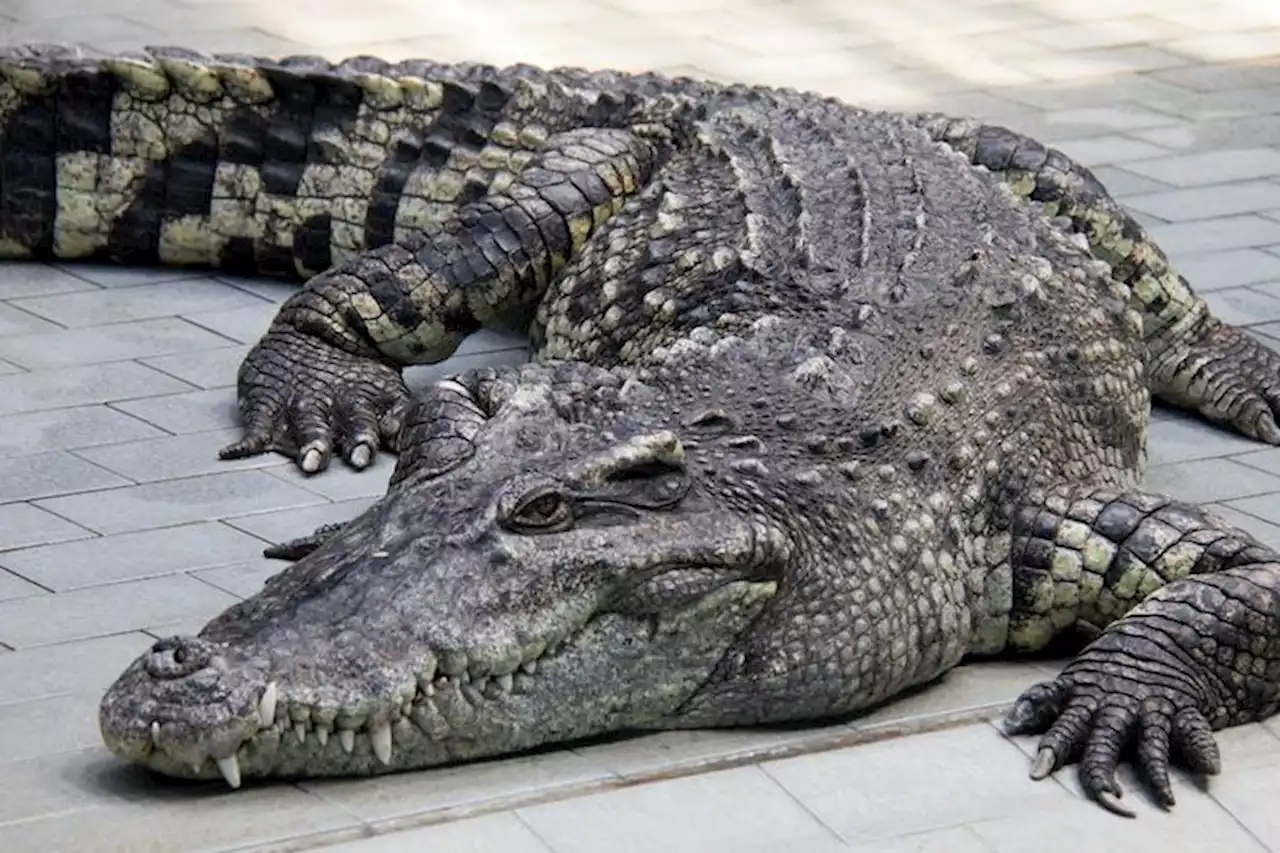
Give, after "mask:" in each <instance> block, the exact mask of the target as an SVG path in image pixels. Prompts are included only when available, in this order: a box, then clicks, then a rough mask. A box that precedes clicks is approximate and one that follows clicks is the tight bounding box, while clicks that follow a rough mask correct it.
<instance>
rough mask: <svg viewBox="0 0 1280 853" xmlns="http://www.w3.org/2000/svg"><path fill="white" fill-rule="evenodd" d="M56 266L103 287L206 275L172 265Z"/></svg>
mask: <svg viewBox="0 0 1280 853" xmlns="http://www.w3.org/2000/svg"><path fill="white" fill-rule="evenodd" d="M58 268H59V269H61V270H62V271H63V272H66V273H69V274H70V275H74V276H76V277H77V278H82V279H84V280H85V281H88V282H91V283H93V284H95V285H97V286H99V287H105V288H119V287H137V286H139V285H146V284H167V283H168V282H172V281H190V280H192V279H200V278H207V277H208V273H206V272H204V271H203V270H184V269H179V268H174V267H133V266H127V267H120V266H109V265H105V264H90V263H75V264H62V265H59V267H58Z"/></svg>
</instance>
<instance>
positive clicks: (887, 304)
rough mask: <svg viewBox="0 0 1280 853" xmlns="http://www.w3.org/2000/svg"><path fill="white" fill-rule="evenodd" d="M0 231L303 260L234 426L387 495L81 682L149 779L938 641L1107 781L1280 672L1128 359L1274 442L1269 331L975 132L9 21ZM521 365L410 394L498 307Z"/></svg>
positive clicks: (374, 757)
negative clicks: (99, 698)
mask: <svg viewBox="0 0 1280 853" xmlns="http://www.w3.org/2000/svg"><path fill="white" fill-rule="evenodd" d="M0 78H2V79H3V83H0V114H2V115H4V117H5V126H4V131H3V133H2V134H0V143H2V146H3V147H2V149H0V158H2V163H0V166H2V168H0V176H3V180H4V182H5V183H4V187H3V190H4V192H3V194H0V249H2V250H3V252H4V254H6V255H8V256H11V257H31V258H47V257H58V258H67V259H71V258H87V257H107V258H110V259H114V260H117V261H121V262H155V261H159V262H165V263H190V264H204V265H211V266H215V267H220V268H226V269H235V270H240V271H252V272H259V273H268V274H270V273H275V274H289V275H295V276H297V277H300V278H306V279H308V281H307V283H306V284H305V286H304V287H303V288H302V289H301V290H300V291H299V293H298V294H297V295H295V296H294V297H293V298H292V299H290V300H289V302H288V303H287V304H286V305H285V306H284V307H283V308H282V309H281V311H280V314H279V316H278V317H277V319H276V321H275V322H274V323H273V325H272V327H271V330H270V331H269V332H268V333H267V335H266V336H265V337H264V339H263V340H262V341H261V342H260V343H259V344H258V345H257V347H255V348H254V350H253V351H252V352H251V353H250V355H249V356H248V358H247V359H246V361H245V364H244V366H243V368H242V370H241V374H240V401H241V407H242V410H243V414H244V418H245V434H244V436H243V438H242V440H241V441H239V442H237V443H236V444H235V445H233V446H232V447H231V448H228V449H227V451H225V453H226V455H229V456H237V455H248V454H253V453H258V452H263V451H266V450H268V449H276V450H281V451H283V452H286V453H288V454H290V455H291V456H293V457H294V458H295V459H296V460H297V461H298V464H299V465H300V466H301V467H302V468H303V470H305V471H308V472H315V471H318V470H320V469H321V468H323V467H324V466H325V465H326V464H327V463H328V462H329V460H330V458H331V456H332V455H334V454H340V455H341V456H342V457H343V458H344V459H345V460H346V461H347V462H348V463H350V464H352V465H354V466H355V467H364V466H366V465H368V464H370V463H371V462H372V460H373V458H374V452H375V451H376V450H377V449H378V448H379V447H384V446H385V447H390V448H392V449H396V450H398V451H399V454H400V455H399V460H398V463H397V469H396V471H395V474H394V476H393V478H392V485H391V487H390V489H389V491H388V494H387V495H386V497H385V498H384V499H383V500H381V501H380V502H379V503H378V504H377V505H376V506H374V507H373V508H371V509H370V510H368V511H367V512H366V513H364V514H363V515H362V516H360V517H359V518H357V519H355V520H354V521H352V522H351V523H349V524H347V525H343V526H341V527H339V528H336V529H334V528H331V529H325V530H321V531H317V533H316V534H315V535H313V536H311V537H307V538H305V539H303V540H300V541H299V542H296V543H290V544H288V545H286V546H282V547H281V548H280V549H278V550H277V552H276V553H278V554H279V555H280V556H286V557H296V558H299V559H298V562H296V563H295V564H294V565H293V566H291V567H290V568H288V569H286V570H285V571H283V572H281V573H280V574H279V575H277V576H275V577H274V578H272V579H271V580H270V581H269V582H268V584H267V585H266V587H265V588H264V589H263V590H262V592H261V593H259V594H258V595H256V596H254V597H253V598H250V599H248V600H247V601H245V602H242V603H241V604H238V605H236V606H235V607H232V608H230V609H229V610H228V611H227V612H226V613H224V614H222V615H221V616H219V617H218V618H216V619H214V620H213V621H212V622H210V623H209V625H208V626H206V627H205V628H204V630H203V631H201V633H200V635H199V636H198V637H175V638H170V639H168V640H164V641H161V642H159V643H157V644H156V646H155V647H154V648H153V649H152V650H151V651H150V652H148V653H147V654H145V655H143V656H141V657H140V658H139V659H138V660H137V661H135V662H134V663H133V664H132V665H131V666H130V667H129V668H128V669H127V670H126V671H125V673H123V674H122V675H121V677H120V679H119V680H118V681H117V682H116V684H115V685H113V686H112V688H111V689H110V690H109V691H108V692H107V694H106V695H105V696H104V698H103V702H102V708H101V719H100V721H101V727H102V732H103V737H104V739H105V740H106V742H107V744H108V745H109V746H110V747H111V749H112V750H114V751H115V752H116V753H117V754H119V755H120V756H122V757H123V758H125V759H128V760H130V761H135V762H138V763H141V764H145V765H147V766H150V767H152V768H154V769H156V770H159V771H161V772H164V773H168V774H172V775H175V776H191V777H210V776H215V775H217V774H219V773H221V774H222V775H223V776H224V777H225V778H227V780H228V781H229V782H231V783H232V784H233V785H238V784H240V781H241V778H242V777H246V776H257V777H262V776H296V775H312V776H326V775H353V774H367V773H378V772H387V771H390V770H403V769H411V768H421V767H428V766H433V765H438V764H442V763H446V762H450V761H458V760H465V759H469V758H474V757H478V756H484V755H498V754H504V753H509V752H513V751H517V750H521V749H526V748H529V747H532V746H536V745H539V744H545V743H555V742H563V741H568V740H572V739H575V738H580V737H585V736H590V735H595V734H600V733H603V732H610V731H619V730H623V729H643V728H650V729H655V728H677V727H693V726H730V725H749V724H757V723H765V722H774V721H783V720H799V719H816V718H821V717H825V716H830V715H837V714H846V713H850V712H853V711H857V710H859V709H861V708H864V707H867V706H869V705H871V704H874V703H877V702H880V701H883V700H885V699H888V698H891V697H892V696H894V695H895V694H897V693H899V692H900V691H902V690H904V689H906V688H908V687H911V686H913V685H918V684H922V683H925V682H928V681H930V680H931V679H934V678H936V677H937V676H938V675H940V674H942V673H944V672H946V671H947V670H948V669H949V668H951V667H953V666H954V665H955V664H956V663H958V662H959V661H960V660H961V659H962V658H964V657H965V656H966V655H993V654H1016V653H1023V652H1028V651H1034V650H1037V649H1042V648H1044V647H1045V645H1046V644H1047V643H1048V642H1049V641H1050V640H1052V639H1053V638H1054V637H1055V636H1057V635H1059V634H1061V633H1062V632H1064V631H1068V630H1085V631H1088V632H1091V633H1094V634H1096V637H1095V639H1094V640H1093V641H1092V642H1091V643H1090V644H1089V645H1088V646H1087V647H1086V648H1085V649H1084V650H1083V651H1082V652H1081V653H1080V656H1079V657H1078V658H1077V659H1076V660H1075V661H1074V662H1072V663H1071V664H1070V665H1069V666H1068V667H1067V668H1066V669H1065V670H1064V671H1063V673H1062V675H1061V676H1060V677H1059V678H1057V679H1056V680H1054V681H1052V682H1050V683H1047V684H1045V685H1041V686H1038V687H1036V688H1033V689H1032V690H1029V691H1027V692H1026V693H1025V694H1024V695H1023V696H1022V697H1020V698H1019V700H1018V702H1017V703H1016V705H1015V707H1014V709H1013V711H1012V712H1011V714H1010V717H1009V721H1008V725H1009V727H1010V728H1011V729H1012V730H1019V731H1021V730H1028V731H1030V730H1042V731H1045V735H1044V738H1043V740H1042V750H1041V753H1040V757H1039V758H1038V759H1037V761H1036V763H1035V767H1034V768H1033V774H1034V775H1035V776H1037V777H1040V776H1043V775H1045V774H1047V773H1049V772H1051V771H1052V770H1053V769H1054V768H1056V767H1058V766H1061V765H1063V764H1067V763H1070V762H1072V761H1076V760H1079V761H1080V764H1081V773H1082V781H1083V784H1084V787H1085V790H1086V791H1088V792H1089V793H1090V794H1091V795H1093V796H1094V797H1095V798H1097V799H1098V801H1099V802H1101V803H1102V804H1103V805H1106V806H1107V807H1108V808H1111V809H1113V810H1117V811H1123V807H1122V806H1120V804H1119V803H1118V802H1117V797H1118V794H1119V789H1118V787H1117V786H1116V784H1115V781H1114V775H1113V774H1114V769H1115V767H1116V765H1117V762H1118V761H1119V757H1120V752H1121V748H1122V747H1123V746H1125V745H1126V744H1128V743H1131V742H1132V743H1136V744H1137V747H1138V749H1137V755H1138V758H1139V761H1140V763H1141V764H1142V766H1143V768H1144V770H1145V772H1146V775H1147V777H1148V779H1149V780H1150V782H1151V783H1152V786H1153V790H1154V791H1155V792H1156V794H1157V796H1158V797H1159V798H1160V800H1161V801H1162V802H1165V803H1171V802H1172V796H1171V793H1170V787H1169V783H1168V768H1169V764H1170V761H1171V760H1172V758H1173V757H1174V756H1175V755H1177V756H1179V757H1181V758H1182V759H1183V760H1184V761H1185V762H1186V763H1188V764H1189V765H1190V766H1191V767H1193V768H1195V769H1199V770H1202V771H1206V772H1216V770H1217V769H1218V758H1217V753H1216V750H1215V747H1214V745H1213V737H1212V734H1211V732H1212V730H1213V729H1216V728H1220V727H1222V726H1225V725H1232V724H1236V723H1241V722H1245V721H1249V720H1256V719H1261V718H1262V717H1265V716H1267V715H1269V714H1271V713H1273V712H1274V711H1275V709H1276V705H1277V702H1278V701H1280V700H1278V698H1277V697H1278V695H1280V665H1278V664H1277V663H1276V659H1277V657H1280V627H1277V626H1280V600H1278V599H1277V596H1280V555H1277V554H1275V553H1274V552H1272V551H1270V550H1269V549H1267V548H1265V547H1263V546H1262V545H1261V544H1259V543H1257V542H1256V541H1254V540H1253V539H1251V538H1250V537H1249V536H1248V535H1247V534H1246V533H1244V532H1242V531H1238V530H1234V529H1232V528H1230V527H1228V526H1226V525H1224V524H1223V523H1221V522H1220V521H1218V520H1216V519H1214V518H1212V517H1211V516H1209V515H1208V514H1206V513H1203V512H1201V511H1200V510H1198V509H1196V508H1195V507H1191V506H1187V505H1184V504H1178V503H1175V502H1171V501H1169V500H1167V499H1165V498H1160V497H1158V496H1153V495H1148V494H1145V493H1143V492H1141V491H1140V490H1139V489H1138V488H1137V482H1138V479H1139V476H1140V473H1141V469H1142V465H1143V461H1144V456H1145V439H1146V429H1147V419H1148V415H1149V404H1150V397H1151V395H1152V394H1155V395H1157V396H1159V397H1161V398H1162V399H1165V400H1167V401H1170V402H1173V403H1176V404H1178V405H1182V406H1186V407H1189V408H1193V409H1197V410H1199V411H1201V412H1202V413H1203V414H1205V415H1206V416H1207V417H1209V418H1211V419H1214V420H1217V421H1220V422H1223V423H1226V424H1229V425H1231V426H1232V427H1234V428H1235V429H1238V430H1240V431H1242V432H1244V433H1246V434H1248V435H1253V436H1256V437H1258V438H1260V439H1262V440H1265V441H1268V442H1271V443H1276V442H1277V441H1280V432H1278V431H1277V429H1276V421H1275V417H1276V413H1277V391H1276V389H1277V384H1276V383H1277V375H1278V371H1277V367H1278V366H1280V357H1278V356H1277V355H1276V354H1275V353H1273V352H1271V351H1269V350H1267V349H1265V348H1263V347H1262V346H1260V345H1259V344H1257V343H1255V342H1253V341H1252V340H1251V339H1249V338H1247V337H1245V336H1244V335H1242V334H1241V333H1240V332H1239V331H1238V330H1235V329H1233V328H1231V327H1228V326H1226V325H1224V324H1222V323H1220V322H1219V321H1217V320H1215V319H1214V318H1213V317H1211V316H1210V313H1209V311H1208V309H1207V308H1206V307H1205V304H1204V302H1203V300H1201V299H1200V298H1199V297H1197V296H1196V295H1195V294H1194V293H1193V291H1192V290H1191V288H1190V286H1189V285H1188V284H1187V282H1185V281H1184V280H1183V279H1182V278H1181V277H1180V276H1178V275H1177V273H1176V272H1175V271H1174V270H1173V269H1172V267H1171V266H1170V264H1169V263H1168V261H1167V259H1166V258H1165V257H1164V255H1163V254H1162V253H1161V252H1160V250H1159V249H1158V248H1157V247H1156V246H1155V245H1154V244H1153V243H1152V242H1151V241H1150V239H1149V238H1148V237H1147V235H1146V234H1145V232H1144V231H1143V230H1142V228H1141V227H1140V226H1139V225H1138V224H1137V223H1135V222H1134V221H1133V220H1132V219H1130V218H1129V217H1128V216H1127V215H1126V214H1125V213H1124V212H1123V211H1122V210H1121V209H1120V207H1119V206H1118V205H1117V204H1116V203H1115V202H1114V201H1112V200H1111V199H1110V198H1109V197H1108V196H1107V194H1106V192H1105V190H1104V189H1103V188H1102V187H1101V186H1100V185H1099V184H1098V183H1097V181H1096V180H1095V179H1094V178H1093V176H1092V175H1090V174H1089V173H1088V171H1087V170H1085V169H1084V168H1082V167H1081V166H1079V165H1078V164H1075V163H1072V162H1071V161H1070V160H1068V159H1067V158H1065V157H1064V156H1063V155H1062V154H1061V153H1059V152H1056V151H1053V150H1051V149H1045V148H1043V147H1042V146H1040V145H1039V144H1037V143H1036V142H1034V140H1029V139H1026V138H1023V137H1021V136H1018V135H1016V134H1013V133H1011V132H1009V131H1007V130H1004V129H1002V128H994V127H988V126H982V125H980V124H978V123H974V122H967V121H962V120H957V119H952V118H948V117H945V116H942V117H940V116H933V115H915V116H906V115H893V114H885V113H869V112H864V111H860V110H856V109H853V108H851V107H848V106H846V105H843V104H840V103H838V102H836V101H833V100H830V99H823V98H819V97H817V96H813V95H806V94H801V93H796V92H789V91H783V90H773V89H761V88H752V87H741V86H719V85H713V84H703V83H696V82H693V81H687V80H676V81H671V80H664V79H662V78H659V77H655V76H648V75H640V76H631V75H623V74H616V73H612V72H585V71H576V70H566V69H561V70H556V71H542V70H538V69H532V68H527V67H516V68H510V69H493V68H487V67H484V66H475V65H436V64H432V63H427V62H416V63H400V64H398V65H391V64H388V63H383V62H380V61H378V60H374V59H368V58H363V59H359V60H351V61H349V62H347V63H343V64H342V65H340V66H337V67H332V68H331V67H330V66H328V65H327V64H325V63H323V62H322V61H320V60H314V59H294V60H287V61H282V62H280V63H268V62H266V61H264V60H257V59H253V58H248V57H231V58H228V57H218V58H206V57H201V56H198V55H195V54H189V53H184V52H180V51H174V50H169V51H165V52H158V53H153V54H150V55H141V56H137V57H132V58H123V57H118V58H114V59H108V60H85V61H81V60H76V59H74V58H72V57H69V56H67V55H65V54H60V53H58V52H56V51H53V50H50V49H33V50H23V49H18V50H13V51H10V52H8V53H7V54H5V55H3V56H0ZM504 324H505V325H515V326H518V327H523V328H528V329H529V331H530V334H531V337H532V339H533V341H534V351H533V358H534V362H535V363H534V364H531V365H528V366H525V367H522V368H519V369H505V370H491V371H477V372H471V373H468V374H465V375H463V376H460V377H457V378H455V379H453V380H450V381H447V382H443V383H440V384H438V385H437V386H435V387H433V388H431V389H429V390H427V391H426V392H424V393H423V394H421V395H419V396H418V397H417V398H416V399H414V398H411V397H410V395H409V394H408V392H407V391H406V390H405V387H404V385H403V382H402V381H401V378H400V369H401V367H403V366H404V365H406V364H410V363H415V362H422V361H435V360H439V359H442V358H445V357H447V356H448V355H449V354H450V353H451V352H452V351H453V349H454V347H455V346H456V345H457V343H458V342H459V341H460V340H461V339H462V337H463V336H464V335H465V334H467V333H469V332H471V331H473V330H475V329H477V328H480V327H482V326H496V325H504Z"/></svg>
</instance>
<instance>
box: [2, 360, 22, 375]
mask: <svg viewBox="0 0 1280 853" xmlns="http://www.w3.org/2000/svg"><path fill="white" fill-rule="evenodd" d="M25 372H26V371H24V370H23V369H22V368H21V367H18V365H16V364H10V363H9V362H7V361H0V376H8V375H10V374H12V373H25Z"/></svg>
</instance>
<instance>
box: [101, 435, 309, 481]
mask: <svg viewBox="0 0 1280 853" xmlns="http://www.w3.org/2000/svg"><path fill="white" fill-rule="evenodd" d="M240 434H241V430H240V428H239V427H236V428H233V429H220V430H211V431H208V432H192V433H186V434H184V435H163V436H161V437H159V438H146V439H143V440H141V441H129V442H122V443H120V444H112V445H109V446H106V447H92V448H87V449H84V450H78V451H76V455H77V456H82V457H84V458H85V459H88V460H89V461H90V462H93V463H94V464H95V465H100V466H102V467H103V468H106V469H107V470H109V471H115V472H116V473H118V474H122V475H124V476H125V477H128V478H129V479H130V480H133V481H134V482H136V483H154V482H158V481H160V480H176V479H178V478H180V477H193V476H196V475H198V474H222V473H225V472H227V471H238V470H243V469H247V468H269V467H273V466H277V467H278V466H284V465H289V464H290V463H289V460H287V459H285V457H283V456H281V455H279V454H277V453H264V454H261V455H259V456H250V457H249V458H247V459H219V458H218V450H219V449H221V448H223V447H226V446H227V445H228V444H231V443H232V442H233V441H235V440H236V439H238V438H239V437H240Z"/></svg>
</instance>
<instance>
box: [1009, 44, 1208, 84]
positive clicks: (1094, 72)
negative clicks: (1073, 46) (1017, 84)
mask: <svg viewBox="0 0 1280 853" xmlns="http://www.w3.org/2000/svg"><path fill="white" fill-rule="evenodd" d="M1014 64H1015V66H1016V67H1017V68H1018V70H1020V71H1025V72H1028V73H1031V74H1035V75H1037V76H1040V77H1044V78H1047V79H1050V80H1077V79H1081V78H1090V77H1100V78H1106V77H1109V76H1111V75H1115V74H1120V73H1124V72H1130V73H1132V72H1137V71H1158V70H1161V69H1165V68H1177V67H1179V66H1182V65H1186V64H1187V59H1186V58H1185V57H1182V56H1179V55H1177V54H1175V53H1169V52H1167V51H1163V50H1160V49H1158V48H1154V47H1150V46H1148V45H1140V44H1139V45H1125V46H1120V47H1106V48H1098V49H1096V50H1080V51H1072V52H1070V53H1046V54H1043V55H1041V56H1038V57H1036V58H1034V59H1027V60H1022V61H1019V62H1016V63H1014Z"/></svg>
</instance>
